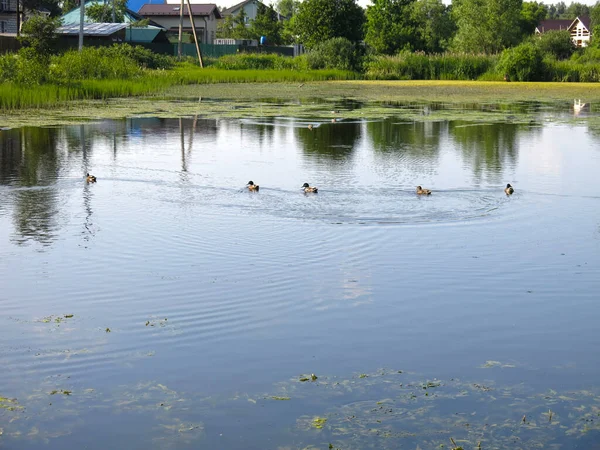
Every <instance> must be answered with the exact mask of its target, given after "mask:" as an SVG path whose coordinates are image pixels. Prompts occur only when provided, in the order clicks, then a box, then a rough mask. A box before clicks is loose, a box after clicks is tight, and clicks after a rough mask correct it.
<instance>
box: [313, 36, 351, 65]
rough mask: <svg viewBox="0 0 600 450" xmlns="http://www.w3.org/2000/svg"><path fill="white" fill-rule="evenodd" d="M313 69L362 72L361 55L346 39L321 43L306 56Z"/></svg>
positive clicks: (340, 38)
mask: <svg viewBox="0 0 600 450" xmlns="http://www.w3.org/2000/svg"><path fill="white" fill-rule="evenodd" d="M306 58H307V61H308V66H309V67H310V68H311V69H339V70H350V71H359V70H360V60H361V58H360V55H359V52H358V51H357V48H356V46H355V45H354V44H353V43H352V42H350V41H349V40H348V39H346V38H342V37H337V38H333V39H328V40H326V41H323V42H320V43H318V44H317V45H315V46H314V47H313V49H312V50H311V51H310V52H309V53H308V54H307V55H306Z"/></svg>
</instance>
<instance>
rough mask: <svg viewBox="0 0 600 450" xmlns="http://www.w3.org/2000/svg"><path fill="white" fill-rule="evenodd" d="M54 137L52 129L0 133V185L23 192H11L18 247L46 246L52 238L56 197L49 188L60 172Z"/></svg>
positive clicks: (56, 207) (53, 235)
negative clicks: (34, 244)
mask: <svg viewBox="0 0 600 450" xmlns="http://www.w3.org/2000/svg"><path fill="white" fill-rule="evenodd" d="M57 134H58V130H57V129H53V128H21V129H17V130H9V131H3V132H2V133H0V155H2V156H1V158H2V159H1V161H2V164H1V167H2V169H1V170H0V183H1V184H12V185H17V186H21V187H23V188H25V189H19V190H15V191H14V192H13V195H14V211H13V214H14V224H15V232H16V234H17V235H18V237H17V238H16V239H15V242H17V243H18V244H24V243H26V242H27V241H30V240H33V241H36V242H39V243H42V244H49V243H51V242H52V241H53V239H54V238H55V236H56V230H57V228H58V224H57V220H56V216H57V213H58V206H57V196H58V194H57V192H56V190H55V189H54V187H53V186H52V185H53V184H54V183H55V182H56V179H57V177H58V175H59V172H60V169H61V165H60V159H59V158H58V157H57V152H56V144H57Z"/></svg>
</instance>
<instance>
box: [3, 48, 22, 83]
mask: <svg viewBox="0 0 600 450" xmlns="http://www.w3.org/2000/svg"><path fill="white" fill-rule="evenodd" d="M17 63H18V57H17V55H15V54H13V53H5V54H4V55H0V83H4V82H8V81H15V77H16V75H17Z"/></svg>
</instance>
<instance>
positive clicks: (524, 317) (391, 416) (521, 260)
mask: <svg viewBox="0 0 600 450" xmlns="http://www.w3.org/2000/svg"><path fill="white" fill-rule="evenodd" d="M309 123H311V124H312V125H313V129H312V130H310V129H309V128H308V124H309ZM87 172H89V173H92V174H94V175H95V176H96V177H97V179H98V182H97V183H95V184H88V183H86V181H85V177H84V175H85V173H87ZM598 174H600V135H599V134H597V133H595V132H594V131H593V130H592V129H588V127H587V126H586V125H585V124H574V125H560V124H557V123H551V122H550V123H548V122H544V121H543V120H540V121H537V122H536V123H530V124H518V123H512V122H510V121H507V122H505V123H486V122H480V123H473V122H465V121H460V120H447V121H425V122H406V121H403V120H400V119H386V120H380V121H353V120H339V121H336V122H331V121H313V122H308V121H303V120H293V119H288V118H275V119H256V120H229V119H228V120H208V119H200V118H193V117H192V118H182V119H152V118H149V119H148V118H144V119H127V120H123V121H105V122H99V123H89V124H86V125H76V126H64V127H55V128H23V129H14V130H3V131H1V132H0V286H1V290H0V327H1V329H2V331H1V332H0V367H2V370H0V433H1V435H0V448H7V449H37V448H88V449H105V448H128V449H136V448H140V449H142V448H177V449H188V448H189V449H192V448H228V449H265V448H273V449H277V448H290V449H291V448H329V446H330V445H331V448H344V449H348V448H416V447H417V446H420V447H421V448H438V447H440V445H444V446H445V448H452V446H453V444H451V441H450V438H452V439H454V440H455V442H456V445H457V446H463V447H464V448H477V445H478V443H481V448H507V446H508V445H510V446H511V448H532V447H533V446H535V445H554V447H552V448H585V449H590V448H600V447H597V446H598V442H600V384H599V382H598V372H599V369H600V353H599V352H598V344H599V341H600V337H599V334H598V320H599V319H598V317H599V312H600V306H599V304H598V299H599V298H600V296H599V292H600V177H599V176H598ZM249 180H253V181H254V182H255V183H256V184H259V185H260V191H259V192H257V193H251V192H248V191H247V190H246V189H245V188H244V186H245V185H246V183H247V182H248V181H249ZM304 182H308V183H310V184H311V185H315V186H318V188H319V193H318V194H313V195H305V194H304V193H303V192H302V191H301V189H300V186H301V185H302V184H303V183H304ZM506 183H511V184H512V185H513V186H514V187H515V193H514V195H512V196H510V197H507V196H506V195H505V194H504V192H503V189H504V187H505V186H506ZM417 185H422V186H423V187H425V188H428V189H431V190H433V195H431V196H430V197H426V198H424V197H419V196H417V195H415V187H416V186H417ZM312 374H315V376H316V378H314V377H312V376H311V375H312ZM301 380H303V381H301ZM594 445H596V447H594Z"/></svg>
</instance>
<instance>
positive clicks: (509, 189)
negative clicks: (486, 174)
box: [504, 183, 515, 195]
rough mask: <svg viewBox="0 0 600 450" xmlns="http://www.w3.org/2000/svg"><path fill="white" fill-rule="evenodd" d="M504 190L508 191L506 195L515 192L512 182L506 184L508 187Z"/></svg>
mask: <svg viewBox="0 0 600 450" xmlns="http://www.w3.org/2000/svg"><path fill="white" fill-rule="evenodd" d="M504 192H505V193H506V195H511V194H512V193H513V192H515V190H514V189H513V187H512V186H511V185H510V183H508V184H507V185H506V187H505V188H504Z"/></svg>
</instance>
